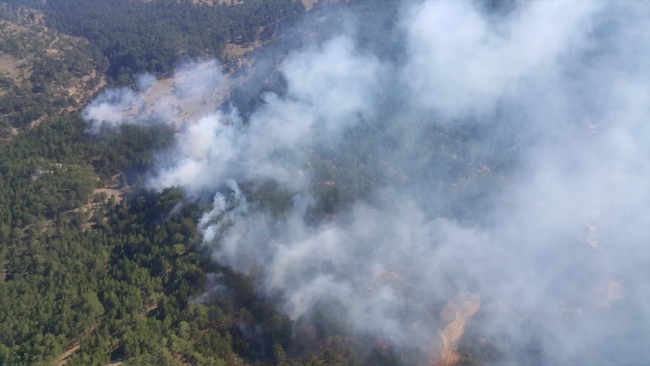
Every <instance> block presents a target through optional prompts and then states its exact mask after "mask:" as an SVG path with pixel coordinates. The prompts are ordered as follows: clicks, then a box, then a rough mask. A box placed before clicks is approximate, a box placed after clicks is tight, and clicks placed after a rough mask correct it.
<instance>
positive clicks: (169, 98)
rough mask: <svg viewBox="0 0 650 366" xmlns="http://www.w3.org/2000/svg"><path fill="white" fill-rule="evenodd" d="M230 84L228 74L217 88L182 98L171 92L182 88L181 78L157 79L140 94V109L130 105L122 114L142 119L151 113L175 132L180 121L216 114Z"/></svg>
mask: <svg viewBox="0 0 650 366" xmlns="http://www.w3.org/2000/svg"><path fill="white" fill-rule="evenodd" d="M231 85H232V81H231V80H230V78H229V77H228V75H225V76H224V77H223V78H222V79H221V81H220V83H219V85H218V87H216V88H214V89H206V90H203V91H199V92H195V93H192V95H190V96H189V97H183V96H180V95H178V93H177V92H176V91H175V88H176V87H180V88H181V89H182V88H183V80H182V78H179V77H174V78H170V79H163V80H159V81H157V82H156V83H155V84H154V85H152V86H151V87H150V88H149V89H147V90H146V91H144V92H143V93H142V94H141V96H142V99H143V100H144V108H143V109H142V108H138V106H134V107H132V108H131V109H129V110H127V111H126V113H125V115H127V116H132V117H135V116H138V117H142V113H146V114H147V115H151V113H152V112H153V113H156V114H158V115H160V116H162V117H163V118H165V120H167V121H168V123H169V124H170V125H172V126H174V128H176V129H179V128H180V127H181V126H182V124H183V121H185V122H187V123H191V122H193V121H196V120H197V119H199V118H200V117H202V116H206V115H208V114H210V113H213V112H214V111H216V110H217V108H218V107H219V106H220V105H221V103H222V102H223V101H224V100H225V99H226V98H227V97H228V95H229V93H230V87H231Z"/></svg>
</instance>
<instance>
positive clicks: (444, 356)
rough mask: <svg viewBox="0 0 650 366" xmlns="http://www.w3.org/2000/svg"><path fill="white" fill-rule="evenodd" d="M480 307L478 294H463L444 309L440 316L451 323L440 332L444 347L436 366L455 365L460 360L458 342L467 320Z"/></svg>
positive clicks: (434, 363) (435, 362) (435, 363)
mask: <svg viewBox="0 0 650 366" xmlns="http://www.w3.org/2000/svg"><path fill="white" fill-rule="evenodd" d="M479 308H480V299H479V297H478V296H477V295H469V294H461V295H460V296H459V297H458V299H456V300H455V301H450V302H449V303H448V304H447V306H445V308H444V309H443V310H442V312H441V313H440V316H441V317H442V319H443V320H445V321H448V322H449V323H448V324H447V326H446V327H445V329H444V330H443V331H442V332H440V338H441V340H442V349H441V350H440V355H439V356H438V359H437V360H435V361H434V362H432V363H433V365H435V366H453V365H455V364H456V363H458V361H460V355H459V354H458V352H457V351H456V344H457V343H458V341H459V340H460V337H462V335H463V331H464V330H465V325H467V321H468V320H469V319H470V318H471V317H472V316H474V314H476V312H477V311H478V309H479Z"/></svg>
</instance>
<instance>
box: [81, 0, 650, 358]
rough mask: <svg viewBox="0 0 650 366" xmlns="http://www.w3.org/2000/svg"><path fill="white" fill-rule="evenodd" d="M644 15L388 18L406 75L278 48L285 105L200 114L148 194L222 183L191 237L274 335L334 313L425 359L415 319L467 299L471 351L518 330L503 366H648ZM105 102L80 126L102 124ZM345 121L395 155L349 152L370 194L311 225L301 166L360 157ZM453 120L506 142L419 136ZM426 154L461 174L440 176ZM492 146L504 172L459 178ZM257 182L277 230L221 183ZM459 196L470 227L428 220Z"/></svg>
mask: <svg viewBox="0 0 650 366" xmlns="http://www.w3.org/2000/svg"><path fill="white" fill-rule="evenodd" d="M649 6H650V5H648V3H644V2H638V3H632V2H625V3H607V2H562V1H555V2H531V3H525V4H521V5H520V6H518V7H516V8H515V9H514V10H513V11H512V12H511V13H509V14H507V15H502V16H500V17H491V16H488V15H486V14H485V13H484V12H482V11H481V10H478V9H477V8H476V7H474V6H473V5H472V4H471V3H466V2H460V1H453V2H440V1H430V2H424V3H416V4H415V3H413V4H412V3H407V4H405V6H404V7H403V9H402V12H401V13H400V14H399V17H400V22H399V24H400V31H401V32H403V34H404V36H405V39H404V48H405V55H404V56H405V57H404V62H402V63H395V62H393V61H388V60H382V59H380V58H379V57H377V56H375V55H373V54H372V53H371V52H369V51H367V50H366V49H364V48H362V47H356V46H355V43H354V37H352V36H341V37H337V38H334V39H332V40H330V41H328V42H326V43H325V44H324V45H322V46H318V47H316V46H315V47H312V48H309V49H306V50H302V51H300V52H296V53H294V54H292V55H291V56H289V57H288V58H287V59H286V60H285V61H284V63H283V70H284V75H285V77H286V80H287V85H288V91H287V94H286V95H285V96H283V97H279V96H276V95H273V94H267V95H265V96H264V101H265V103H264V104H263V105H262V106H260V107H259V108H258V109H257V110H255V111H254V112H253V113H252V114H251V116H250V119H249V121H248V123H247V124H246V125H244V123H243V122H242V121H241V119H240V118H239V117H238V116H237V113H236V111H235V112H233V113H232V114H231V115H224V114H223V113H220V112H219V113H213V114H210V115H207V116H204V117H203V118H201V119H198V120H197V121H195V122H194V124H193V125H192V126H190V127H189V128H188V129H187V131H186V132H185V133H184V134H182V135H180V136H179V137H178V140H177V145H176V147H175V149H174V150H173V151H172V152H171V153H169V154H167V155H165V156H164V159H161V160H160V163H159V166H158V167H157V168H156V171H155V173H156V175H155V177H154V178H153V179H152V180H151V181H150V182H149V184H150V185H151V186H152V187H154V188H157V189H162V188H164V187H168V186H174V185H178V186H181V187H183V188H184V189H185V190H186V192H187V193H188V195H189V196H199V195H200V194H201V193H204V192H214V191H216V190H218V189H220V188H221V187H222V186H223V184H224V183H226V182H228V183H227V185H228V189H227V190H226V191H227V193H224V191H223V189H221V191H220V193H217V195H216V196H215V199H214V210H212V211H211V212H207V213H206V214H205V216H204V217H203V219H202V220H201V223H200V224H199V226H200V228H201V229H202V230H203V232H204V233H205V242H206V244H207V245H214V247H215V251H214V258H215V260H217V261H219V262H220V263H222V264H224V265H227V266H230V267H232V268H233V269H235V270H237V271H240V272H243V273H246V274H249V275H251V276H253V278H255V279H256V280H257V284H258V291H259V292H260V293H261V294H263V295H268V296H274V297H275V298H277V297H278V296H279V297H280V298H281V299H282V303H281V304H280V305H279V307H280V309H281V310H283V311H284V312H285V313H286V314H288V315H289V316H291V317H292V318H293V319H297V318H300V317H301V316H304V315H306V314H308V313H309V311H310V309H311V308H313V307H314V306H315V305H316V304H318V303H319V302H321V301H323V300H324V299H325V300H327V299H334V300H335V301H336V302H337V303H339V304H341V305H342V307H343V309H345V313H344V314H340V316H342V317H344V318H345V319H346V320H347V321H349V322H350V323H352V324H353V325H354V326H355V328H356V329H358V330H360V331H370V332H377V333H379V334H382V336H384V337H385V338H386V339H389V340H390V341H392V342H394V344H397V345H403V346H405V345H409V346H417V347H420V348H421V349H423V350H428V349H430V348H431V347H432V344H435V342H436V339H437V336H438V331H439V329H440V328H441V327H443V326H444V324H439V323H438V322H437V320H436V316H437V314H432V313H431V310H429V306H430V305H431V304H433V303H435V302H440V301H447V300H451V299H453V298H455V297H456V296H458V294H459V293H462V292H470V293H475V294H478V295H480V297H481V299H482V304H481V306H482V307H483V308H484V310H485V311H486V312H487V313H488V318H489V321H488V323H489V324H488V325H487V326H486V328H485V329H484V331H485V332H486V334H488V335H490V336H492V337H500V338H499V339H504V337H505V339H507V340H508V342H510V343H511V344H512V349H522V348H525V345H526V343H527V342H530V335H528V334H525V332H524V331H523V330H522V329H524V328H525V326H526V324H530V326H531V327H533V329H534V333H535V339H536V342H538V343H539V344H540V347H541V349H542V350H543V354H544V356H543V357H544V358H541V359H527V358H526V357H527V356H526V355H515V356H513V357H514V358H515V360H516V361H517V362H520V363H521V362H532V363H536V362H542V363H548V364H610V365H619V364H647V363H648V362H650V351H648V348H647V347H646V346H647V344H648V342H650V285H649V283H648V280H647V279H648V278H649V276H650V253H649V252H648V248H649V244H650V233H649V232H648V227H650V192H649V189H648V187H650V158H649V157H650V98H649V97H650V46H649V39H648V37H649V34H650V15H649V14H650V13H649V11H650V9H649ZM379 36H381V35H378V37H379ZM189 79H192V80H194V79H193V78H192V77H189ZM207 87H209V86H207ZM133 98H135V97H134V96H132V95H130V94H127V96H126V98H125V99H126V100H130V99H133ZM100 100H101V99H100ZM387 100H388V101H391V102H393V104H391V105H395V107H394V108H395V110H392V111H389V112H386V109H387V107H386V105H387V104H386V101H387ZM103 103H104V104H105V102H97V103H95V102H94V103H93V104H91V107H92V108H91V107H89V110H88V111H87V112H86V114H85V116H86V115H87V116H90V117H88V119H89V120H91V121H99V120H101V121H104V122H106V123H112V122H110V121H113V119H111V118H114V116H115V114H114V112H115V111H114V110H113V109H110V105H109V106H107V107H106V106H104V104H103ZM102 106H104V107H102ZM100 107H102V108H104V109H101V108H100ZM391 108H392V107H391ZM118 109H119V108H118ZM112 113H113V114H112ZM105 115H107V116H105ZM92 116H95V117H92ZM113 124H115V123H113ZM365 124H370V125H371V128H375V129H376V130H377V131H379V133H380V134H383V135H385V136H388V137H391V138H392V140H391V141H393V142H394V145H395V146H397V147H395V146H393V145H391V144H388V143H387V144H386V145H387V146H388V147H386V146H379V147H377V146H374V145H373V147H371V148H370V149H372V151H370V152H369V154H368V155H369V156H370V157H371V159H372V160H374V161H377V162H381V164H383V165H382V166H387V168H386V171H390V172H391V173H390V179H387V180H386V181H387V182H388V183H386V182H383V183H382V184H379V186H378V187H376V190H375V192H373V200H372V202H362V201H359V202H356V203H354V204H352V205H350V206H349V207H350V208H349V209H347V210H345V211H344V212H341V213H339V214H338V215H336V216H334V217H330V218H329V219H328V220H325V221H324V222H323V223H320V224H313V223H310V222H309V220H308V216H309V212H310V210H311V209H313V207H314V205H315V204H316V200H317V199H318V198H317V197H316V195H315V194H314V189H313V187H312V185H313V184H314V180H315V177H314V170H313V167H312V166H311V165H310V164H311V162H312V161H313V160H312V158H310V154H311V152H310V151H311V150H312V149H314V150H316V151H319V150H327V149H340V150H346V149H348V148H351V147H353V148H358V147H357V146H351V145H347V144H350V140H346V136H348V135H347V134H348V133H349V132H350V131H351V130H354V129H355V128H361V127H363V126H365ZM459 125H464V126H470V127H468V128H473V127H476V126H478V127H480V129H479V130H480V131H484V132H486V135H485V136H479V137H478V140H467V141H469V142H468V143H471V142H472V141H482V140H485V141H489V142H492V140H495V141H496V140H499V139H507V138H509V137H512V136H514V138H513V141H511V145H510V146H499V145H498V144H496V143H495V144H494V145H489V144H488V146H497V147H494V148H492V147H491V148H490V149H482V148H480V147H479V146H464V147H460V148H459V147H455V146H451V145H450V146H447V145H444V146H440V145H430V144H429V142H428V141H429V140H430V139H433V137H432V136H434V135H433V134H432V132H430V131H433V130H435V129H436V128H441V127H440V126H443V127H445V128H455V127H457V126H459ZM93 126H95V124H93ZM503 131H505V132H503ZM436 133H438V135H440V134H443V133H442V132H436ZM445 138H447V137H445ZM449 140H450V139H440V140H435V141H436V142H435V143H436V144H442V143H443V142H444V141H449ZM382 141H383V140H382ZM432 141H433V140H432ZM441 141H443V142H441ZM499 141H500V140H499ZM355 142H357V141H355V140H354V139H352V144H354V143H355ZM450 144H451V143H450ZM434 150H435V151H442V152H444V153H448V154H451V155H453V156H454V159H455V157H456V155H464V156H465V158H467V161H470V163H471V164H474V163H476V165H471V166H469V165H468V166H464V167H462V169H463V170H462V171H461V173H452V171H454V170H453V169H451V168H449V169H447V170H444V169H443V168H445V167H446V165H442V168H441V167H440V166H438V165H435V164H434V163H435V162H436V159H442V156H443V155H442V153H440V154H438V155H435V154H434V152H432V151H434ZM497 150H498V151H497ZM511 151H514V152H516V156H517V157H518V159H519V160H518V165H517V167H516V169H515V172H514V173H499V174H502V175H498V174H497V173H496V172H495V171H498V170H499V167H496V166H488V165H487V164H484V163H480V164H482V165H479V163H478V162H485V161H491V160H490V157H489V156H488V155H489V154H495V155H496V154H497V153H498V154H503V155H504V156H510V155H507V154H506V153H505V152H511ZM512 154H515V153H512ZM470 163H468V164H470ZM434 167H435V169H440V170H434ZM452 174H457V175H458V176H455V175H454V176H452ZM439 177H448V178H450V179H449V180H453V179H456V178H457V179H456V182H455V183H453V184H447V185H445V184H442V183H440V182H441V181H445V180H444V179H442V178H440V179H438V178H439ZM398 178H399V179H398ZM451 178H453V179H451ZM500 179H502V180H500ZM267 180H273V181H275V182H277V183H278V184H279V187H280V188H281V189H282V190H285V191H287V192H290V193H291V195H292V206H291V208H290V210H289V212H288V213H286V214H285V215H284V216H281V217H280V218H277V217H274V216H273V215H271V214H269V213H268V212H267V211H265V210H263V209H260V208H259V207H256V206H255V205H254V204H253V203H252V202H247V201H246V199H245V198H244V196H243V195H242V193H241V192H240V190H239V187H238V186H237V184H236V183H235V182H260V181H267ZM481 182H491V183H490V184H497V183H498V184H499V187H500V188H499V189H495V191H494V192H490V191H489V189H490V187H492V186H489V187H488V186H484V187H481ZM494 182H497V183H494ZM319 183H322V182H319ZM332 184H339V183H338V182H334V183H332ZM477 186H478V187H479V188H478V189H479V190H480V192H479V193H481V192H482V193H485V195H487V196H489V197H490V199H489V200H487V202H489V207H488V208H487V209H486V210H485V212H481V215H482V217H481V218H480V219H475V220H473V221H472V220H461V219H459V218H458V217H454V216H453V215H451V214H448V212H450V211H453V209H458V210H461V209H463V208H464V207H465V206H464V205H466V201H462V202H461V198H463V197H466V196H464V195H468V196H469V197H474V196H472V194H474V193H475V192H474V191H473V190H476V189H477V188H476V187H477ZM475 196H477V197H479V196H480V195H479V194H475ZM480 197H482V196H480ZM456 199H457V201H455V200H456ZM445 205H451V206H452V210H446V211H445V210H442V209H440V207H441V206H445ZM567 309H569V310H567ZM567 312H568V313H571V312H572V313H573V314H574V315H566V313H567ZM567 319H568V320H567ZM495 339H496V338H495ZM513 352H514V351H513ZM515 353H516V352H515Z"/></svg>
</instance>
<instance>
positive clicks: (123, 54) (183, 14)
mask: <svg viewBox="0 0 650 366" xmlns="http://www.w3.org/2000/svg"><path fill="white" fill-rule="evenodd" d="M10 3H13V4H15V5H27V6H31V7H35V8H37V9H41V10H42V11H44V12H45V20H46V23H47V24H48V26H50V27H53V28H55V29H57V30H59V31H61V32H63V33H65V34H69V35H73V36H78V37H83V38H86V39H87V40H88V41H90V44H91V45H92V47H93V48H94V49H96V50H99V51H100V52H101V54H103V56H104V57H106V59H107V60H108V65H107V66H108V69H107V73H108V75H109V76H110V77H111V79H112V80H113V81H114V82H117V83H119V84H129V83H132V82H133V80H132V79H131V78H132V77H133V75H135V74H137V73H140V72H144V71H148V72H152V73H155V74H159V75H162V74H170V73H171V72H172V71H173V69H174V67H175V66H177V64H178V63H179V62H180V61H182V60H183V59H185V58H188V57H190V58H196V57H202V56H217V57H220V56H221V55H222V51H223V50H224V48H225V46H226V44H227V43H229V42H232V43H250V42H254V41H255V40H256V39H257V37H258V34H259V33H260V32H261V31H262V30H264V29H265V28H266V27H271V28H272V27H273V26H274V25H275V24H276V22H278V21H280V20H282V19H285V18H293V17H296V16H299V15H300V14H302V13H304V12H305V8H304V5H303V4H302V2H300V1H297V0H264V1H262V0H251V1H245V2H244V3H243V4H241V5H236V6H221V5H216V6H208V5H207V4H203V5H193V4H191V1H188V0H183V1H177V0H156V1H131V0H115V1H88V0H55V1H47V2H45V3H41V2H37V1H31V0H14V1H11V2H10ZM266 34H267V35H266V37H267V38H268V37H269V35H268V34H269V32H268V31H267V32H266ZM98 65H99V63H98Z"/></svg>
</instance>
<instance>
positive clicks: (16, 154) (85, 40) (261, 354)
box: [0, 0, 398, 366]
mask: <svg viewBox="0 0 650 366" xmlns="http://www.w3.org/2000/svg"><path fill="white" fill-rule="evenodd" d="M0 9H1V10H2V11H1V13H0V20H2V22H3V23H2V24H1V26H2V29H4V32H3V33H2V35H3V41H2V42H0V52H2V53H4V54H6V55H9V56H11V57H14V58H16V59H25V60H27V61H28V63H27V67H26V68H25V69H24V70H26V71H28V72H26V73H25V74H24V75H25V77H24V78H19V79H15V78H12V77H11V75H9V76H7V75H0V86H1V87H2V94H0V114H1V115H0V123H1V126H0V127H1V128H2V129H3V141H2V143H1V144H0V269H1V272H2V273H3V280H2V281H0V299H2V300H1V301H0V364H2V365H53V364H56V365H62V364H66V365H84V366H86V365H107V364H109V363H110V364H124V365H152V366H153V365H156V366H158V365H250V364H254V365H356V364H360V363H364V364H365V363H366V362H368V360H375V361H373V364H386V365H388V364H395V363H396V362H398V361H397V360H396V359H395V355H394V354H392V353H391V350H390V349H387V350H381V349H377V348H371V351H370V352H369V351H367V350H366V347H361V344H362V343H364V342H365V343H367V342H370V340H362V339H359V338H354V339H352V338H350V337H351V334H350V333H349V330H347V328H346V326H345V325H343V324H337V323H336V320H335V319H330V318H329V316H328V315H326V314H325V313H322V314H321V315H320V318H319V320H311V321H309V322H307V323H304V324H302V323H301V324H296V323H295V322H293V321H291V320H290V319H289V318H287V317H286V316H284V315H282V314H280V313H278V312H277V311H276V310H275V307H274V305H273V303H272V302H271V300H270V299H264V298H261V297H259V296H258V294H256V292H255V291H254V288H253V283H252V282H251V280H250V279H248V278H247V277H246V276H243V275H241V274H238V273H236V272H234V271H232V270H231V269H229V268H227V267H222V266H219V265H218V264H216V263H215V262H214V261H212V260H211V259H210V255H209V252H208V251H207V249H206V248H205V247H204V246H203V245H201V238H200V234H199V233H198V232H197V228H196V226H197V222H198V220H199V218H200V215H201V213H202V212H204V211H205V209H206V207H207V206H208V205H209V203H208V202H203V203H201V202H185V200H184V198H183V193H182V191H181V190H179V189H175V188H172V189H166V190H164V191H162V192H158V193H157V192H154V191H150V190H147V189H146V188H145V187H144V184H143V182H144V179H145V177H144V176H143V174H144V172H146V170H147V169H148V168H149V167H151V165H152V164H153V162H154V156H155V153H156V152H158V151H163V150H164V149H166V148H168V147H169V146H170V145H171V144H172V142H173V138H174V132H173V131H172V130H171V129H170V128H168V127H166V126H164V125H163V126H151V127H138V126H124V127H122V128H121V129H120V130H105V131H103V133H102V134H101V137H92V136H89V135H88V134H86V133H85V124H84V122H83V121H82V119H81V118H80V115H79V111H80V108H81V107H83V105H84V104H85V103H87V101H88V100H90V98H92V96H93V95H94V94H95V93H98V92H99V91H100V90H101V86H102V85H109V86H110V85H132V84H133V83H134V79H133V78H134V77H135V76H136V75H137V74H138V73H140V72H145V71H146V72H150V73H153V74H155V75H157V76H159V77H165V76H167V75H169V73H170V72H171V71H172V70H173V69H174V67H175V66H176V65H177V64H178V63H179V62H180V61H181V60H183V59H187V58H197V57H204V56H212V57H218V58H221V59H223V58H224V57H226V59H225V60H224V61H225V62H227V61H228V59H227V56H225V55H224V54H223V51H224V47H225V45H226V44H228V43H234V44H246V43H253V42H256V41H257V40H258V39H260V40H261V41H265V40H268V39H271V38H273V37H274V32H275V31H277V30H279V29H281V27H282V24H285V25H286V24H287V23H291V22H294V21H296V20H297V17H299V16H300V15H301V14H303V13H304V12H305V7H304V5H303V4H302V3H301V2H300V1H294V0H272V1H266V0H265V1H245V2H244V3H243V4H236V5H235V4H229V3H224V4H219V5H215V6H211V5H207V4H200V5H193V4H191V3H190V2H187V1H175V0H169V1H168V0H160V1H151V2H144V1H143V2H140V1H130V0H124V1H122V0H120V1H117V2H113V1H111V2H105V1H88V0H60V1H48V2H41V1H30V0H16V1H13V0H12V1H5V2H2V3H1V4H0ZM35 15H36V16H35ZM16 29H18V31H16ZM274 30H275V31H274ZM276 47H279V51H278V50H276V51H272V49H269V50H271V51H270V52H272V53H273V52H274V53H275V54H277V52H280V53H286V51H287V50H286V45H279V46H276ZM262 52H269V51H262ZM260 70H261V71H258V75H261V76H259V77H257V78H253V79H250V80H249V81H248V82H247V83H244V84H242V85H240V86H239V87H238V88H237V89H235V90H234V91H233V94H232V95H233V98H234V99H233V101H234V102H235V103H238V105H241V107H242V109H243V110H250V109H252V108H253V107H254V106H255V104H256V103H259V98H258V97H259V90H269V88H272V89H275V90H280V89H277V85H280V84H281V81H279V83H280V84H278V81H271V82H270V84H269V81H268V80H273V78H274V77H271V78H270V79H269V77H268V76H264V75H263V70H262V69H260ZM267 72H269V71H268V70H267ZM270 72H272V73H275V74H276V76H275V79H276V80H277V72H275V71H270ZM263 85H267V86H263ZM71 87H78V88H79V89H82V90H83V92H82V93H81V94H71V93H70V92H69V90H70V88H71ZM280 87H281V86H280ZM255 90H257V91H258V92H255ZM256 93H257V94H256ZM34 121H38V123H34ZM12 130H13V132H12ZM16 131H17V132H16ZM320 161H321V163H318V161H316V163H317V164H323V169H322V172H323V173H322V174H323V176H322V177H320V178H319V179H321V180H329V179H338V178H341V177H337V176H336V175H332V174H337V173H335V171H336V169H334V170H332V169H331V167H330V168H328V167H327V165H330V166H331V163H328V162H327V161H326V160H320ZM328 172H329V173H328ZM341 179H346V178H341ZM107 186H108V187H113V188H115V189H114V190H112V191H109V193H118V194H119V195H118V196H116V195H115V194H111V196H110V197H109V196H108V195H107V193H106V191H102V187H107ZM244 186H245V185H244ZM246 194H247V196H248V197H249V199H250V200H251V201H253V202H259V203H260V204H261V205H263V206H264V207H268V208H269V209H270V210H272V211H275V212H282V211H283V210H286V207H287V206H286V205H287V202H288V201H287V199H288V198H287V196H286V194H284V193H282V192H281V191H278V188H277V187H276V186H275V185H274V184H273V182H268V183H266V184H263V185H261V186H259V185H255V184H252V185H250V186H247V188H246ZM346 194H347V193H346ZM350 194H361V192H357V193H354V192H351V193H350ZM322 195H323V197H324V199H323V201H322V204H321V205H319V206H317V207H316V208H315V211H314V215H315V216H314V217H315V218H314V220H316V219H318V218H322V217H324V215H326V214H331V213H333V212H334V211H335V210H336V209H337V208H336V207H337V206H338V205H340V204H342V203H343V202H344V199H345V196H341V193H340V192H338V191H336V190H332V189H326V190H325V191H323V192H322ZM179 204H182V209H181V210H180V211H178V212H177V213H176V214H175V215H174V216H172V217H165V215H167V213H169V212H171V211H172V209H173V208H174V207H175V206H177V205H179ZM217 277H218V278H219V283H221V284H224V285H225V286H226V289H225V290H224V291H221V292H215V293H206V292H205V291H206V286H207V285H208V284H209V283H211V282H212V281H214V278H217ZM314 326H316V328H313V327H314ZM360 342H361V343H360ZM365 343H364V344H365ZM359 352H361V353H359Z"/></svg>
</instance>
